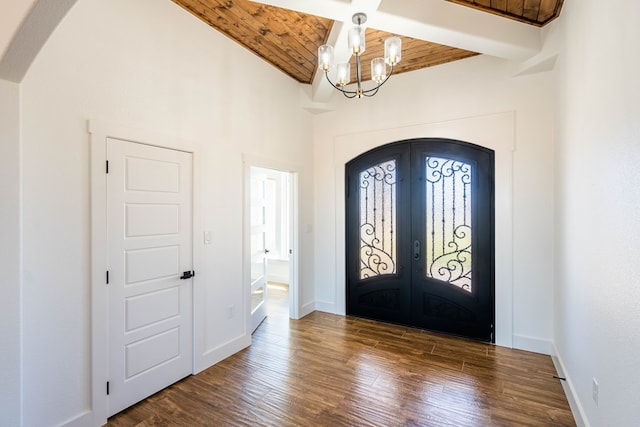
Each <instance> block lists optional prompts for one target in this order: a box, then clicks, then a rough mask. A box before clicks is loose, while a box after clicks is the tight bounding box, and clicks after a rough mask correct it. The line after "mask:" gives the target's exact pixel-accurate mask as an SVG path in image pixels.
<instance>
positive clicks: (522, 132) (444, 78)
mask: <svg viewBox="0 0 640 427" xmlns="http://www.w3.org/2000/svg"><path fill="white" fill-rule="evenodd" d="M511 69H512V66H511V65H510V64H508V63H506V62H504V61H501V60H497V59H493V58H491V57H486V56H479V57H474V58H470V59H467V60H463V61H458V62H455V63H451V64H446V65H441V66H437V67H434V68H431V69H425V70H421V71H416V72H412V73H409V74H405V75H398V76H394V77H392V78H391V80H389V82H388V83H387V84H386V85H385V86H384V87H383V88H382V89H381V90H380V92H379V93H378V95H376V96H375V97H374V98H370V99H366V98H365V99H360V100H358V99H352V100H347V99H343V98H337V99H336V98H335V97H334V99H333V101H334V105H335V106H336V109H337V111H338V112H330V113H326V114H323V115H320V116H317V117H316V118H315V119H314V126H315V130H314V133H315V142H314V144H315V166H316V178H315V196H316V199H315V200H316V201H315V204H316V214H315V218H316V223H315V227H316V230H315V231H316V236H317V238H316V240H315V242H316V249H315V253H316V258H315V259H316V261H315V262H316V266H318V268H316V278H315V283H316V307H318V308H320V309H324V310H327V311H336V312H343V311H344V292H345V290H344V284H340V282H339V280H340V278H338V279H336V273H337V275H338V276H340V275H343V271H341V270H340V267H339V263H340V260H336V259H335V249H334V248H333V245H336V244H337V245H344V243H343V242H341V241H337V240H339V239H336V238H335V236H336V233H337V232H338V231H339V227H340V226H341V222H342V221H341V219H340V218H341V217H338V219H337V220H334V215H333V214H332V210H334V209H335V205H336V203H335V201H334V200H335V198H336V195H338V196H339V197H342V195H341V194H338V193H340V192H342V191H343V190H342V189H341V188H340V186H335V185H334V176H335V175H336V174H341V173H343V170H344V163H340V164H334V163H335V162H334V157H335V153H336V150H337V149H338V148H340V146H341V145H342V144H344V142H343V141H349V139H357V138H360V137H361V136H362V135H365V134H367V133H372V132H373V133H376V132H377V133H380V132H386V133H389V132H391V133H393V132H392V131H393V130H397V132H396V133H397V134H403V133H405V131H404V130H403V128H406V127H410V126H413V127H420V126H422V127H425V126H426V127H428V126H430V125H436V124H439V123H445V122H456V121H460V124H459V125H458V124H454V125H453V129H454V130H452V131H447V132H456V130H455V128H456V126H459V127H460V126H462V127H465V126H466V125H465V124H463V123H462V122H464V121H465V119H474V118H478V119H482V118H483V117H485V116H490V115H492V114H496V113H503V112H511V113H512V114H513V116H514V117H515V123H514V124H513V131H514V134H513V136H512V138H513V143H514V145H515V150H514V151H513V158H512V161H513V174H512V184H513V189H512V191H513V202H512V205H513V206H512V220H513V229H512V235H513V251H512V253H513V261H508V262H509V263H511V264H512V265H511V266H508V268H512V269H513V270H512V271H513V274H512V277H507V278H506V279H505V280H507V281H508V282H509V283H506V284H503V285H501V286H508V288H502V289H501V290H497V291H498V292H499V295H498V296H497V302H498V304H499V306H498V307H497V308H496V311H504V313H507V312H511V311H512V312H513V314H512V318H511V317H510V316H509V315H507V314H505V315H501V316H500V318H499V319H497V320H498V321H499V323H498V324H497V325H496V330H497V331H496V332H497V334H498V336H501V334H504V333H505V332H507V334H508V335H509V336H508V337H504V336H503V338H501V342H502V344H503V345H514V346H517V347H519V348H525V349H529V350H534V351H540V352H547V353H549V352H550V351H551V338H552V321H553V310H552V306H553V233H552V231H553V229H552V224H553V197H552V191H553V127H552V123H553V108H552V107H553V102H552V99H553V85H552V83H553V79H552V76H551V74H550V73H541V74H534V75H528V76H522V77H516V78H514V77H511V72H510V71H511ZM472 121H473V120H472ZM426 127H425V129H426ZM459 130H460V131H464V129H459ZM489 130H490V129H484V130H483V131H489ZM485 133H486V132H485ZM413 136H414V137H416V136H420V135H413ZM425 136H434V135H425ZM438 136H443V137H455V135H453V134H451V133H449V134H448V135H447V134H440V135H438ZM392 141H393V139H391V140H388V141H381V143H382V142H392ZM469 142H474V141H473V140H470V141H469ZM336 147H337V148H336ZM509 154H510V153H509ZM509 178H510V177H507V179H509ZM497 185H498V188H500V186H501V185H502V182H498V183H497ZM336 187H338V188H337V189H336ZM499 226H503V224H499ZM338 234H339V233H338ZM320 266H322V268H320ZM503 267H504V265H503V266H501V265H497V270H498V271H497V273H498V274H501V271H502V270H504V268H503ZM509 293H512V294H513V298H510V295H508V294H509ZM512 301H513V302H512ZM505 305H512V306H511V307H505ZM497 317H498V316H497Z"/></svg>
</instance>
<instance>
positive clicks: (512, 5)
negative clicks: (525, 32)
mask: <svg viewBox="0 0 640 427" xmlns="http://www.w3.org/2000/svg"><path fill="white" fill-rule="evenodd" d="M447 1H450V2H452V3H457V4H460V5H463V6H469V7H473V8H476V9H480V10H484V11H486V12H490V13H493V14H496V15H500V16H504V17H505V18H510V19H515V20H517V21H521V22H525V23H527V24H531V25H536V26H539V27H541V26H543V25H545V24H547V23H548V22H549V21H551V20H553V19H555V18H557V17H558V16H559V15H560V9H562V2H563V0H447Z"/></svg>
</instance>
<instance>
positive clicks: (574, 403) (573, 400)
mask: <svg viewBox="0 0 640 427" xmlns="http://www.w3.org/2000/svg"><path fill="white" fill-rule="evenodd" d="M551 347H552V356H551V360H552V361H553V365H554V366H555V367H556V371H557V372H558V376H559V377H561V378H564V379H565V380H564V381H560V383H561V384H562V389H563V390H564V394H565V395H566V396H567V401H568V402H569V407H570V408H571V412H572V413H573V418H574V419H575V421H576V425H577V426H578V427H591V424H589V420H588V419H587V416H586V415H585V413H584V408H583V407H582V404H581V403H580V399H578V395H577V393H576V391H575V387H574V386H573V382H572V381H571V378H570V377H569V375H567V370H566V369H565V367H564V362H562V357H561V356H560V354H559V353H558V349H557V348H556V346H555V344H553V343H552V344H551Z"/></svg>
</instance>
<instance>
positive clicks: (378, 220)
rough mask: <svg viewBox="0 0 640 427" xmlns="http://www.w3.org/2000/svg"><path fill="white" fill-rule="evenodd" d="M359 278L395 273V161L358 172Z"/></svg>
mask: <svg viewBox="0 0 640 427" xmlns="http://www.w3.org/2000/svg"><path fill="white" fill-rule="evenodd" d="M359 182H360V278H361V279H366V278H369V277H374V276H380V275H383V274H395V272H396V238H395V228H394V227H395V216H396V206H395V203H396V161H395V160H389V161H387V162H383V163H380V164H378V165H375V166H373V167H370V168H368V169H366V170H364V171H362V172H360V181H359Z"/></svg>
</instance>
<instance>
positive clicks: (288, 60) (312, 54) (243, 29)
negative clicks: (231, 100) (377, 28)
mask: <svg viewBox="0 0 640 427" xmlns="http://www.w3.org/2000/svg"><path fill="white" fill-rule="evenodd" d="M172 1H173V2H174V3H176V4H178V5H179V6H181V7H182V8H184V9H186V10H188V11H189V12H191V13H192V14H193V15H195V16H196V17H198V18H199V19H201V20H202V21H204V22H206V23H207V24H209V25H210V26H212V27H214V28H215V29H217V30H219V31H220V32H221V33H223V34H225V35H226V36H227V37H229V38H231V39H232V40H234V41H236V42H238V43H240V44H241V45H242V46H244V47H245V48H247V49H249V50H250V51H252V52H254V53H255V54H256V55H258V56H260V57H261V58H263V59H265V60H266V61H268V62H269V63H271V64H272V65H274V66H275V67H277V68H279V69H280V70H282V71H283V72H284V73H286V74H288V75H290V76H291V77H293V78H294V79H296V80H298V81H299V82H302V83H311V81H312V79H313V75H314V73H315V69H316V54H317V46H319V45H321V44H322V43H324V40H326V38H327V35H328V33H329V30H330V29H331V26H332V24H333V21H331V20H330V19H325V18H319V17H317V16H311V15H305V14H302V13H298V12H294V11H290V10H286V9H280V8H276V7H272V6H267V5H263V4H260V3H254V2H250V1H247V0H172Z"/></svg>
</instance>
